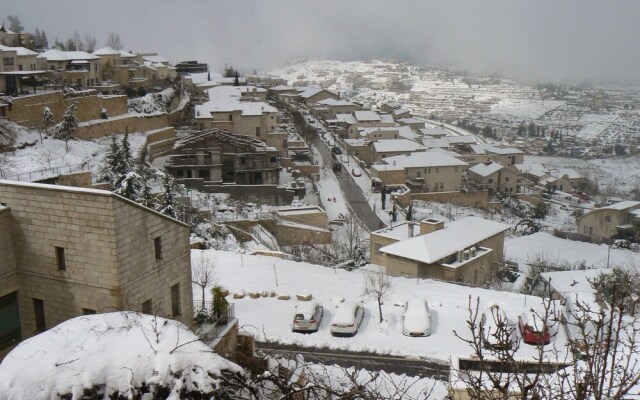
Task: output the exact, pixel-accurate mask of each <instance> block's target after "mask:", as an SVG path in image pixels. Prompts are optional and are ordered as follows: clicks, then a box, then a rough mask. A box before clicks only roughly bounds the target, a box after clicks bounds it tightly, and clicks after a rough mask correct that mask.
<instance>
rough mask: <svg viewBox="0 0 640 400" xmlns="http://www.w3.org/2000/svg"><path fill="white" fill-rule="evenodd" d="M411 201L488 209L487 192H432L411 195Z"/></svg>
mask: <svg viewBox="0 0 640 400" xmlns="http://www.w3.org/2000/svg"><path fill="white" fill-rule="evenodd" d="M411 199H412V200H424V201H434V202H436V203H451V204H456V205H459V206H467V207H475V208H483V209H487V208H488V201H489V192H487V191H486V190H485V191H478V192H468V193H463V192H434V193H413V194H412V195H411Z"/></svg>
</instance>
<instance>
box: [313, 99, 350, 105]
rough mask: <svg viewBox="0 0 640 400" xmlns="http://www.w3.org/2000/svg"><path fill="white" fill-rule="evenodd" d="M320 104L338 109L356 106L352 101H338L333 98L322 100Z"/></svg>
mask: <svg viewBox="0 0 640 400" xmlns="http://www.w3.org/2000/svg"><path fill="white" fill-rule="evenodd" d="M318 104H322V105H325V106H333V107H336V106H354V105H355V104H353V103H352V102H350V101H346V100H336V99H332V98H328V99H324V100H320V101H319V102H318Z"/></svg>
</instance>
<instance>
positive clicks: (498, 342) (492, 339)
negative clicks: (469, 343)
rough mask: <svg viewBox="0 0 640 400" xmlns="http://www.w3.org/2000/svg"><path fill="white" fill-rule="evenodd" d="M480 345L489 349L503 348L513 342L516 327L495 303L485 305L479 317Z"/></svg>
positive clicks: (509, 346) (506, 347)
mask: <svg viewBox="0 0 640 400" xmlns="http://www.w3.org/2000/svg"><path fill="white" fill-rule="evenodd" d="M480 334H481V336H482V345H483V346H484V347H486V348H489V349H494V350H505V349H509V348H511V346H513V344H514V342H515V334H516V327H515V326H514V324H512V323H511V321H509V319H508V318H507V314H506V313H505V312H504V310H503V309H502V308H500V306H498V305H497V304H492V305H490V306H489V307H487V308H486V309H485V310H484V311H483V312H482V316H481V317H480Z"/></svg>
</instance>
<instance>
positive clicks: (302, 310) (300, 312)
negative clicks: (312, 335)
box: [291, 301, 324, 332]
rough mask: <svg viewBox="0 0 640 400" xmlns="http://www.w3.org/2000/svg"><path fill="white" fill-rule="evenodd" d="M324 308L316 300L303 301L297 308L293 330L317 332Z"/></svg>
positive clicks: (292, 325) (292, 324)
mask: <svg viewBox="0 0 640 400" xmlns="http://www.w3.org/2000/svg"><path fill="white" fill-rule="evenodd" d="M323 314H324V309H323V308H322V306H321V305H320V304H318V303H317V302H315V301H301V302H300V303H299V304H298V305H297V306H296V310H295V315H294V316H293V322H292V323H291V330H292V331H293V332H317V331H318V327H319V326H320V321H321V320H322V315H323Z"/></svg>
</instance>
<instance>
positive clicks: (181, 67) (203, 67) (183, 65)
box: [176, 60, 209, 76]
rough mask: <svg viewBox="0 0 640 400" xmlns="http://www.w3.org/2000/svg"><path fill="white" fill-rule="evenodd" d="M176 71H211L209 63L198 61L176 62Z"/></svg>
mask: <svg viewBox="0 0 640 400" xmlns="http://www.w3.org/2000/svg"><path fill="white" fill-rule="evenodd" d="M176 72H177V73H178V74H179V75H183V76H184V75H186V74H198V73H200V74H206V73H207V72H209V65H207V64H205V63H199V62H198V61H195V60H194V61H180V62H179V63H177V64H176Z"/></svg>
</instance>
